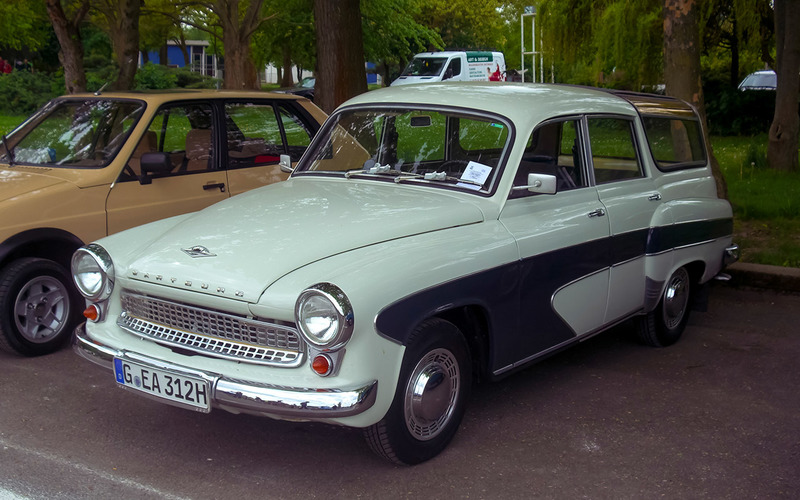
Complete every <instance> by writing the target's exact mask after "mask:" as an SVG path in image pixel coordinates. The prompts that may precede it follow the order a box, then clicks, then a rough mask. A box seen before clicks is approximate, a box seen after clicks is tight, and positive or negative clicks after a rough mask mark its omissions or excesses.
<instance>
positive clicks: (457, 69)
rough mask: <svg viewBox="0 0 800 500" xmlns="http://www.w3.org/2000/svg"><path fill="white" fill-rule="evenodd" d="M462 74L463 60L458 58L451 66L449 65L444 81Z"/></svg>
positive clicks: (445, 71) (451, 62)
mask: <svg viewBox="0 0 800 500" xmlns="http://www.w3.org/2000/svg"><path fill="white" fill-rule="evenodd" d="M460 74H461V59H460V58H458V57H456V58H455V59H453V60H452V61H450V64H448V65H447V69H446V70H444V77H443V78H442V80H447V79H449V78H453V77H454V76H458V75H460Z"/></svg>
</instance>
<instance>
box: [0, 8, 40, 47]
mask: <svg viewBox="0 0 800 500" xmlns="http://www.w3.org/2000/svg"><path fill="white" fill-rule="evenodd" d="M47 35H48V33H47V13H46V11H45V8H44V4H43V3H40V2H31V1H30V0H4V1H3V2H0V48H3V49H13V50H20V49H22V48H27V49H29V50H37V49H40V48H41V47H43V46H44V43H45V41H46V40H47Z"/></svg>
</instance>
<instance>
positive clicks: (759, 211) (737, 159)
mask: <svg viewBox="0 0 800 500" xmlns="http://www.w3.org/2000/svg"><path fill="white" fill-rule="evenodd" d="M711 143H712V145H713V147H714V154H715V155H716V157H717V159H718V160H719V163H720V168H721V169H722V172H723V175H724V176H725V181H726V182H727V184H728V198H729V199H730V201H731V204H732V205H733V213H734V239H735V241H736V243H738V244H739V246H740V247H741V249H742V259H741V260H742V261H743V262H752V263H757V264H770V265H775V266H785V267H800V172H791V173H788V172H776V171H774V170H770V169H769V168H768V167H767V166H766V156H767V135H766V134H762V135H758V136H755V137H712V138H711Z"/></svg>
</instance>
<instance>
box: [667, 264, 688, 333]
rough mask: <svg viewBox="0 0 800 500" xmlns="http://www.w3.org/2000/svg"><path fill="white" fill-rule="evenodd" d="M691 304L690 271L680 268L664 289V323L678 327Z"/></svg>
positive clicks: (670, 326) (668, 326) (671, 326)
mask: <svg viewBox="0 0 800 500" xmlns="http://www.w3.org/2000/svg"><path fill="white" fill-rule="evenodd" d="M688 304H689V273H688V272H686V269H684V268H680V269H678V270H677V271H676V272H675V274H673V275H672V277H671V278H670V279H669V283H667V289H666V290H665V291H664V324H665V325H666V326H667V328H670V329H672V328H675V327H677V326H678V325H679V324H680V322H681V320H682V319H683V316H684V315H685V314H686V308H687V306H688Z"/></svg>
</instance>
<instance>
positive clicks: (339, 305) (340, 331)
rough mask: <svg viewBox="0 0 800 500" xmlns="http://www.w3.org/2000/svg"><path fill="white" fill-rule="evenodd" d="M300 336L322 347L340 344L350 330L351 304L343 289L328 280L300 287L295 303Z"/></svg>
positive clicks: (350, 332)
mask: <svg viewBox="0 0 800 500" xmlns="http://www.w3.org/2000/svg"><path fill="white" fill-rule="evenodd" d="M294 315H295V319H296V321H297V325H298V327H299V328H300V332H301V333H302V334H303V337H305V339H306V340H307V341H308V342H309V343H310V344H312V345H314V346H317V347H322V348H325V349H338V348H340V347H342V346H343V345H344V344H345V343H346V342H347V341H348V340H350V335H352V333H353V308H352V307H351V306H350V301H349V300H348V299H347V296H346V295H345V294H344V292H343V291H341V290H340V289H339V287H337V286H336V285H332V284H330V283H318V284H316V285H314V286H311V287H309V288H307V289H306V290H304V291H303V293H301V294H300V296H299V297H298V298H297V302H296V303H295V306H294Z"/></svg>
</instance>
